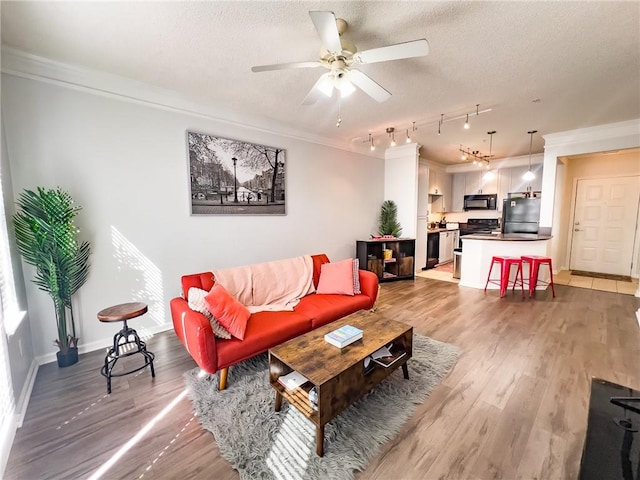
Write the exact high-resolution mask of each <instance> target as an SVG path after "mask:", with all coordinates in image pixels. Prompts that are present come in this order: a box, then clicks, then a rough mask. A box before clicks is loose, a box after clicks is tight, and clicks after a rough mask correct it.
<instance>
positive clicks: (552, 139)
mask: <svg viewBox="0 0 640 480" xmlns="http://www.w3.org/2000/svg"><path fill="white" fill-rule="evenodd" d="M634 136H635V137H637V138H638V144H640V119H634V120H627V121H624V122H617V123H608V124H605V125H598V126H595V127H585V128H579V129H577V130H568V131H566V132H558V133H549V134H547V135H542V138H544V148H545V150H547V149H552V148H555V147H558V146H563V145H569V144H574V143H584V142H593V141H599V140H609V139H612V138H619V137H634Z"/></svg>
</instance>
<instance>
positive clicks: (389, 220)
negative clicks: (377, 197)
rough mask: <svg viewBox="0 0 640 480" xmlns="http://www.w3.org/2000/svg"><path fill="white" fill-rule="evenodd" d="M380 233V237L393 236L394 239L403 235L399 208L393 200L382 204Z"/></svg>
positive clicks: (379, 224)
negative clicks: (399, 219) (399, 220)
mask: <svg viewBox="0 0 640 480" xmlns="http://www.w3.org/2000/svg"><path fill="white" fill-rule="evenodd" d="M378 233H379V234H380V235H393V236H394V237H399V236H400V235H401V234H402V227H401V226H400V222H398V206H397V205H396V202H394V201H393V200H385V201H384V202H382V206H381V207H380V217H379V223H378Z"/></svg>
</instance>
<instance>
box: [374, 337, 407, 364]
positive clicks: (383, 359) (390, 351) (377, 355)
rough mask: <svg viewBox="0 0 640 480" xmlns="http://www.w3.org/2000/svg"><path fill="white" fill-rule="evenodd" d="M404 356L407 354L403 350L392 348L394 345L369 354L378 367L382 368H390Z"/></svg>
mask: <svg viewBox="0 0 640 480" xmlns="http://www.w3.org/2000/svg"><path fill="white" fill-rule="evenodd" d="M406 354H407V352H406V351H404V350H403V349H401V348H394V345H393V343H392V344H391V345H389V346H388V347H382V348H381V349H379V350H377V351H375V352H373V353H372V354H371V358H372V360H373V361H374V362H376V363H377V364H378V365H382V366H383V367H385V368H386V367H390V366H391V365H393V364H394V363H396V362H397V361H398V360H400V359H401V358H402V357H404V356H405V355H406Z"/></svg>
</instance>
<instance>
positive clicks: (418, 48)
mask: <svg viewBox="0 0 640 480" xmlns="http://www.w3.org/2000/svg"><path fill="white" fill-rule="evenodd" d="M309 15H310V16H311V21H312V22H313V25H314V27H315V28H316V30H317V32H318V35H319V36H320V40H321V41H322V46H323V48H322V49H321V51H320V59H319V60H316V61H310V62H293V63H279V64H275V65H260V66H256V67H252V68H251V71H252V72H267V71H271V70H286V69H290V68H315V67H325V68H328V69H329V70H330V71H329V72H326V73H324V74H322V75H321V76H320V78H319V79H318V81H317V82H316V83H315V85H314V86H313V88H312V89H311V91H310V92H309V93H308V94H307V96H306V97H305V99H304V101H303V102H302V103H303V105H311V104H313V103H315V102H317V101H318V99H319V98H320V97H321V95H323V94H324V95H326V96H327V97H331V95H332V94H333V89H334V88H335V89H337V90H338V91H339V93H340V95H341V97H346V96H348V95H350V94H351V93H353V92H354V91H355V87H358V88H360V90H362V91H363V92H364V93H366V94H367V95H369V96H370V97H372V98H373V99H374V100H376V101H378V102H384V101H385V100H388V99H389V97H391V93H389V92H388V91H387V90H385V89H384V88H383V87H381V86H380V85H379V84H377V83H376V82H375V81H374V80H372V79H371V78H370V77H369V76H367V75H365V74H364V73H362V72H361V71H360V70H356V69H355V68H352V67H353V65H359V64H367V63H377V62H386V61H388V60H400V59H403V58H411V57H422V56H424V55H426V54H427V53H429V43H428V42H427V40H426V39H424V38H421V39H420V40H413V41H411V42H406V43H398V44H396V45H389V46H387V47H380V48H372V49H370V50H364V51H362V52H358V50H357V48H356V46H355V45H353V43H351V42H349V41H348V40H346V39H344V38H342V34H343V33H344V32H345V30H346V29H347V22H346V21H344V20H343V19H341V18H336V17H335V15H334V13H333V12H325V11H319V10H311V11H309ZM354 85H355V86H354Z"/></svg>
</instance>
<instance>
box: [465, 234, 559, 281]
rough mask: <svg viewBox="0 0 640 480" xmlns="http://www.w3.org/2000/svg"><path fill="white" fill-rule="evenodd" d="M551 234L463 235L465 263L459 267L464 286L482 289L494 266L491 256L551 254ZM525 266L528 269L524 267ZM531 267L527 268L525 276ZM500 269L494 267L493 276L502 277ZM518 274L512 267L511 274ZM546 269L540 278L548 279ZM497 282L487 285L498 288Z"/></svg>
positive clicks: (546, 255) (512, 276) (545, 255)
mask: <svg viewBox="0 0 640 480" xmlns="http://www.w3.org/2000/svg"><path fill="white" fill-rule="evenodd" d="M550 238H551V235H538V234H529V233H500V234H473V235H465V236H463V237H462V259H461V261H462V264H461V269H460V283H459V285H460V286H462V287H472V288H478V289H483V288H484V285H485V283H486V281H487V275H488V274H489V268H491V257H494V256H511V257H520V256H522V255H540V256H543V257H548V256H549V248H550V246H549V244H550V243H551V242H549V239H550ZM525 270H526V269H525ZM528 274H529V273H528V271H525V272H524V276H525V278H526V277H527V275H528ZM499 275H500V272H499V269H498V268H496V267H494V268H493V273H492V277H496V278H497V277H499ZM515 275H516V269H515V268H513V269H512V273H511V276H510V278H511V279H513V278H514V277H515ZM547 275H548V274H547V269H543V270H542V271H541V272H540V280H545V281H546V280H547V278H546V277H547ZM497 288H499V286H498V285H495V284H491V283H490V284H489V285H488V286H487V289H497ZM538 288H540V289H542V288H546V285H544V286H543V285H541V284H540V283H539V284H538Z"/></svg>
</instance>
